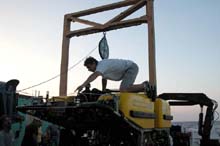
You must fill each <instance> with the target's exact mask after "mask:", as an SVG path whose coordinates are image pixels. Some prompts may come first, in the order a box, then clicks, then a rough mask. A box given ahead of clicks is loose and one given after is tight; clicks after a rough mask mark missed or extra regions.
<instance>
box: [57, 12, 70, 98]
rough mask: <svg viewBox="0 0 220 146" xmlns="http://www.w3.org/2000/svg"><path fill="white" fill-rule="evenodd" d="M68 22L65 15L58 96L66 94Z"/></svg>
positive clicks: (68, 41)
mask: <svg viewBox="0 0 220 146" xmlns="http://www.w3.org/2000/svg"><path fill="white" fill-rule="evenodd" d="M70 23H71V21H69V20H68V19H67V15H65V16H64V24H63V42H62V56H61V66H60V67H61V69H60V92H59V95H60V96H65V95H66V94H67V77H68V63H69V44H70V38H68V37H66V34H67V33H68V32H69V31H70Z"/></svg>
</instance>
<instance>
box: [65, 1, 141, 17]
mask: <svg viewBox="0 0 220 146" xmlns="http://www.w3.org/2000/svg"><path fill="white" fill-rule="evenodd" d="M138 1H139V0H127V1H121V2H117V3H113V4H108V5H103V6H100V7H96V8H92V9H88V10H84V11H79V12H76V13H70V14H67V15H69V16H70V17H71V16H72V17H81V16H86V15H91V14H94V13H99V12H103V11H108V10H113V9H116V8H121V7H126V6H130V5H133V4H136V3H137V2H138Z"/></svg>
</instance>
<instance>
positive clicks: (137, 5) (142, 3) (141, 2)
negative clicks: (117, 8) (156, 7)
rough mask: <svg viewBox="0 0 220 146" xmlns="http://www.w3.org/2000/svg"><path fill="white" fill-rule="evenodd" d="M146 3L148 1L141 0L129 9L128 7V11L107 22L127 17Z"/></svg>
mask: <svg viewBox="0 0 220 146" xmlns="http://www.w3.org/2000/svg"><path fill="white" fill-rule="evenodd" d="M145 4H146V1H145V0H141V1H139V2H138V3H136V4H135V5H133V6H132V7H130V8H129V9H127V10H126V11H124V12H122V13H121V14H119V15H118V16H116V17H114V18H113V19H111V20H109V21H108V22H107V23H105V24H109V23H112V22H116V21H120V20H122V19H124V18H126V17H127V16H129V15H130V14H132V13H133V12H135V11H137V10H138V9H140V8H141V7H143V6H144V5H145Z"/></svg>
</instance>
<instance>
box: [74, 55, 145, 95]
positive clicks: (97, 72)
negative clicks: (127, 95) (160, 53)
mask: <svg viewBox="0 0 220 146" xmlns="http://www.w3.org/2000/svg"><path fill="white" fill-rule="evenodd" d="M84 66H86V67H87V69H88V70H89V71H91V72H93V73H92V74H91V75H90V76H89V77H88V78H87V80H86V81H85V82H84V83H83V84H82V85H80V86H78V87H77V88H76V90H78V91H79V92H80V91H81V90H82V89H83V88H84V87H85V86H86V85H88V84H89V83H90V82H92V81H94V80H95V79H96V78H97V77H98V76H102V90H103V91H105V89H106V85H107V80H113V81H120V80H121V85H120V88H119V90H120V91H121V92H135V91H143V90H144V87H145V82H144V83H142V84H136V85H133V83H134V81H135V79H136V76H137V73H138V66H137V64H135V63H134V62H132V61H130V60H122V59H104V60H101V61H97V60H96V59H95V58H93V57H89V58H87V59H86V60H85V62H84Z"/></svg>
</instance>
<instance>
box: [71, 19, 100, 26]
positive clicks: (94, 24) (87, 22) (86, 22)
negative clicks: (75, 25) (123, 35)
mask: <svg viewBox="0 0 220 146" xmlns="http://www.w3.org/2000/svg"><path fill="white" fill-rule="evenodd" d="M71 20H72V21H74V22H79V23H83V24H87V25H91V26H94V27H102V26H103V25H102V24H100V23H96V22H93V21H89V20H84V19H80V18H76V17H72V18H71Z"/></svg>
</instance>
